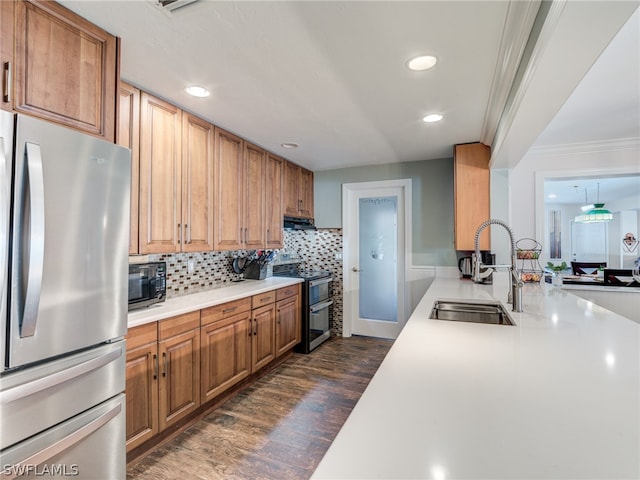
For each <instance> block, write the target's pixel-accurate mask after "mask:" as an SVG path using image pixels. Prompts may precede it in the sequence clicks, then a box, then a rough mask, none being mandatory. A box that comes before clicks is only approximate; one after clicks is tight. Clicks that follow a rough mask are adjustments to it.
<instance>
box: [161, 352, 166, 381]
mask: <svg viewBox="0 0 640 480" xmlns="http://www.w3.org/2000/svg"><path fill="white" fill-rule="evenodd" d="M162 370H163V372H162V376H163V377H166V376H167V352H162Z"/></svg>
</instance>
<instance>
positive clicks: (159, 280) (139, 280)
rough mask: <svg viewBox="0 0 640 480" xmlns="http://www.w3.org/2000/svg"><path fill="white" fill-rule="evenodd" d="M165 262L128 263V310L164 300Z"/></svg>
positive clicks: (165, 283)
mask: <svg viewBox="0 0 640 480" xmlns="http://www.w3.org/2000/svg"><path fill="white" fill-rule="evenodd" d="M166 277H167V264H166V262H149V263H130V264H129V310H135V309H136V308H142V307H148V306H149V305H153V304H154V303H158V302H164V299H165V297H166V295H167V280H166Z"/></svg>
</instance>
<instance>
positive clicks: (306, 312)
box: [273, 263, 333, 353]
mask: <svg viewBox="0 0 640 480" xmlns="http://www.w3.org/2000/svg"><path fill="white" fill-rule="evenodd" d="M273 275H274V276H276V277H294V278H302V279H304V283H303V284H302V302H301V308H302V312H301V318H302V322H301V324H302V325H301V328H302V332H301V339H302V341H301V342H300V343H299V344H298V345H297V346H296V347H295V351H296V352H299V353H309V352H311V351H312V350H313V349H314V348H316V347H317V346H318V345H320V344H321V343H322V342H324V341H325V340H328V339H329V338H330V337H331V327H333V278H332V277H331V272H327V271H324V270H313V271H305V270H299V267H298V264H297V263H289V264H281V265H274V266H273Z"/></svg>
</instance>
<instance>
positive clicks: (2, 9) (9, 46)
mask: <svg viewBox="0 0 640 480" xmlns="http://www.w3.org/2000/svg"><path fill="white" fill-rule="evenodd" d="M13 25H14V2H7V1H0V67H1V68H2V98H0V108H1V109H2V110H9V111H11V110H13V98H12V95H11V87H12V85H11V83H12V81H13V78H12V76H11V73H12V72H11V67H12V66H13V46H14V36H13V28H14V27H13Z"/></svg>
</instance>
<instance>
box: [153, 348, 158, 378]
mask: <svg viewBox="0 0 640 480" xmlns="http://www.w3.org/2000/svg"><path fill="white" fill-rule="evenodd" d="M153 379H154V380H157V379H158V356H157V355H156V354H155V353H154V354H153Z"/></svg>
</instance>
